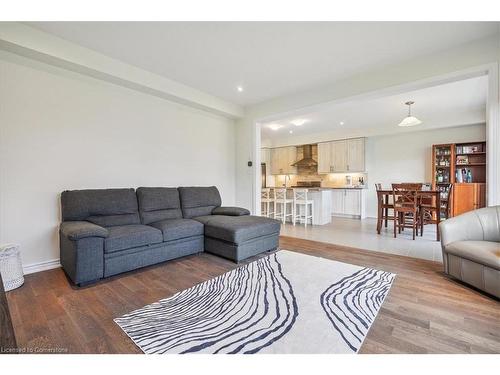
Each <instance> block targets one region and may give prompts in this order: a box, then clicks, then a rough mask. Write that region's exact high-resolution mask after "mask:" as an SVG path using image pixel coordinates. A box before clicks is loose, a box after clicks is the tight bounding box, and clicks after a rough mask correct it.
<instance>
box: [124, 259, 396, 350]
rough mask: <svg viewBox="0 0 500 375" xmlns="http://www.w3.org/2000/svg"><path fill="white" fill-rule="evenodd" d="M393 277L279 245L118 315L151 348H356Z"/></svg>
mask: <svg viewBox="0 0 500 375" xmlns="http://www.w3.org/2000/svg"><path fill="white" fill-rule="evenodd" d="M394 278H395V275H394V274H392V273H389V272H383V271H378V270H374V269H370V268H363V267H358V266H354V265H351V264H346V263H340V262H335V261H331V260H327V259H323V258H318V257H313V256H308V255H303V254H299V253H295V252H290V251H286V250H281V251H279V252H277V253H274V254H271V255H269V256H267V257H265V258H261V259H259V260H257V261H255V262H252V263H249V264H247V265H245V266H242V267H239V268H237V269H235V270H232V271H230V272H227V273H225V274H223V275H221V276H219V277H216V278H214V279H212V280H209V281H206V282H204V283H201V284H198V285H195V286H194V287H192V288H189V289H186V290H184V291H182V292H179V293H177V294H175V295H173V296H172V297H170V298H166V299H163V300H161V301H158V302H155V303H153V304H151V305H148V306H145V307H143V308H141V309H138V310H136V311H133V312H131V313H129V314H126V315H124V316H122V317H121V318H117V319H115V322H116V323H117V324H118V325H119V326H120V327H121V328H122V329H123V331H124V332H125V333H126V334H127V335H128V336H129V337H130V338H131V339H132V340H133V341H134V342H135V344H136V345H137V346H138V347H139V348H140V349H141V350H142V351H143V352H145V353H356V352H357V351H358V350H359V348H360V347H361V344H362V343H363V340H364V338H365V337H366V335H367V333H368V330H369V329H370V326H371V325H372V323H373V321H374V320H375V317H376V316H377V313H378V311H379V309H380V306H381V305H382V303H383V301H384V299H385V297H386V296H387V294H388V293H389V289H390V287H391V285H392V282H393V280H394Z"/></svg>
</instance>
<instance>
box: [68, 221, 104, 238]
mask: <svg viewBox="0 0 500 375" xmlns="http://www.w3.org/2000/svg"><path fill="white" fill-rule="evenodd" d="M60 231H61V234H62V235H64V236H66V237H67V238H68V239H70V240H72V241H76V240H80V239H82V238H88V237H102V238H106V237H108V234H109V232H108V230H107V229H106V228H103V227H101V226H99V225H96V224H93V223H90V222H88V221H65V222H63V223H61V226H60Z"/></svg>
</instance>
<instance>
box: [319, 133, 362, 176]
mask: <svg viewBox="0 0 500 375" xmlns="http://www.w3.org/2000/svg"><path fill="white" fill-rule="evenodd" d="M364 171H365V139H364V138H353V139H346V140H340V141H332V142H321V143H318V173H336V172H364Z"/></svg>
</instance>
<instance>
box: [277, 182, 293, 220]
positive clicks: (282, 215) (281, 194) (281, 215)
mask: <svg viewBox="0 0 500 375" xmlns="http://www.w3.org/2000/svg"><path fill="white" fill-rule="evenodd" d="M288 204H290V205H291V211H292V212H290V213H287V205H288ZM278 206H279V207H280V208H281V209H280V211H278ZM288 216H291V219H292V220H293V199H289V198H287V196H286V189H274V218H275V219H280V220H281V221H282V222H283V224H285V222H286V218H287V217H288Z"/></svg>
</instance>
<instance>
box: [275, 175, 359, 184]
mask: <svg viewBox="0 0 500 375" xmlns="http://www.w3.org/2000/svg"><path fill="white" fill-rule="evenodd" d="M346 176H351V177H352V184H353V185H358V178H359V177H363V179H364V183H365V185H366V184H367V183H368V181H367V179H368V175H367V174H366V173H330V174H317V173H315V174H296V175H289V176H283V175H279V176H274V185H273V186H275V187H278V186H284V185H285V179H287V183H286V185H287V186H295V185H297V181H321V186H322V187H342V186H345V185H346ZM270 182H271V181H270ZM270 186H271V185H270Z"/></svg>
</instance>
